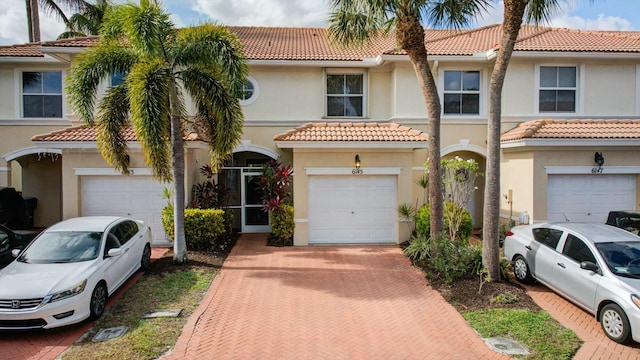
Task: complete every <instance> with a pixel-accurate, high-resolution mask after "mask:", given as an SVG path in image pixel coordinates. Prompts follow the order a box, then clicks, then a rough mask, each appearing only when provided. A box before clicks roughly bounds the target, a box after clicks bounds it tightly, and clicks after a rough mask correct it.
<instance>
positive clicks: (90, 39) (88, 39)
mask: <svg viewBox="0 0 640 360" xmlns="http://www.w3.org/2000/svg"><path fill="white" fill-rule="evenodd" d="M99 39H100V37H99V36H84V37H74V38H70V39H61V40H53V41H45V42H43V43H42V46H52V47H87V46H91V45H95V44H96V43H97V42H98V40H99Z"/></svg>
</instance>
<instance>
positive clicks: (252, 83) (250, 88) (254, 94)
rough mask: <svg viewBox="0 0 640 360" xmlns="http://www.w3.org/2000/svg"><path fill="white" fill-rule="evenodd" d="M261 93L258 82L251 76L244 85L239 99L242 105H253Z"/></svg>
mask: <svg viewBox="0 0 640 360" xmlns="http://www.w3.org/2000/svg"><path fill="white" fill-rule="evenodd" d="M259 92H260V87H258V82H257V81H256V79H254V78H253V76H249V77H248V78H247V82H245V83H244V84H242V92H241V93H240V97H239V100H240V105H244V106H246V105H251V104H252V103H253V102H254V101H256V99H257V98H258V93H259Z"/></svg>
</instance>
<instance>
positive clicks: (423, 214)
mask: <svg viewBox="0 0 640 360" xmlns="http://www.w3.org/2000/svg"><path fill="white" fill-rule="evenodd" d="M454 208H455V209H459V208H460V207H459V206H458V205H456V204H454V203H452V202H446V203H445V206H444V211H445V213H447V212H451V211H453V209H454ZM444 227H445V230H446V229H448V228H449V220H447V217H446V216H445V218H444ZM430 230H431V214H430V213H429V204H427V205H423V206H421V207H420V209H418V214H417V215H416V232H417V233H418V235H421V234H424V235H426V236H427V237H429V235H430ZM472 231H473V221H472V220H471V214H469V211H468V210H466V209H464V210H463V211H462V222H461V223H460V228H459V229H458V232H457V233H456V238H457V239H458V241H460V242H461V243H467V242H468V241H469V237H470V236H471V232H472Z"/></svg>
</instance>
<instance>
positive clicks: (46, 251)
mask: <svg viewBox="0 0 640 360" xmlns="http://www.w3.org/2000/svg"><path fill="white" fill-rule="evenodd" d="M101 238H102V233H100V232H81V231H73V232H46V231H45V232H44V233H42V235H40V237H38V238H37V239H36V240H35V241H34V242H33V244H31V246H29V247H28V248H27V249H26V250H25V251H24V252H23V253H22V254H20V256H19V257H18V259H17V260H18V261H21V262H26V263H36V264H51V263H68V262H79V261H87V260H93V259H95V258H96V257H97V256H98V250H99V249H100V239H101Z"/></svg>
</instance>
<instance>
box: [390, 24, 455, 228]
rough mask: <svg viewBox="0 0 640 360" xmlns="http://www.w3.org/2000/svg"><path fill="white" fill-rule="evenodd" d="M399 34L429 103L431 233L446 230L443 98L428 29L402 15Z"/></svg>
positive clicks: (401, 43)
mask: <svg viewBox="0 0 640 360" xmlns="http://www.w3.org/2000/svg"><path fill="white" fill-rule="evenodd" d="M397 36H398V42H399V44H400V46H401V47H402V48H403V49H404V50H405V51H406V52H407V54H408V55H409V59H410V60H411V63H412V64H413V69H414V70H415V72H416V75H417V77H418V83H419V84H420V90H422V96H423V97H424V101H425V104H426V105H427V117H428V122H429V123H428V128H427V132H428V134H429V169H428V170H429V216H430V227H431V229H430V235H431V236H435V235H437V234H439V233H441V232H442V231H443V230H444V215H443V214H444V212H443V201H444V199H443V197H442V170H441V166H440V109H441V105H440V97H439V96H438V88H437V86H436V82H435V80H434V78H433V73H432V72H431V68H430V67H429V61H428V58H427V55H428V54H427V49H426V47H425V44H424V29H423V27H422V25H421V24H420V21H419V18H418V17H417V16H410V15H405V16H402V17H399V18H398V22H397Z"/></svg>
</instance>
